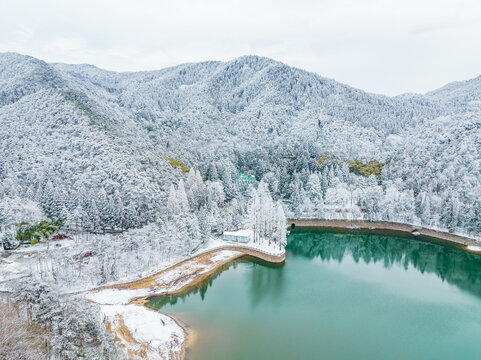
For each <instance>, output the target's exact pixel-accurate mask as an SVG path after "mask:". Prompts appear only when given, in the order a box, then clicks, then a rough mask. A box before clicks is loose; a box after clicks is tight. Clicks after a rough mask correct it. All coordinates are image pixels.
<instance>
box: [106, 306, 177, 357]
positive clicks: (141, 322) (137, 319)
mask: <svg viewBox="0 0 481 360" xmlns="http://www.w3.org/2000/svg"><path fill="white" fill-rule="evenodd" d="M100 308H101V310H102V312H103V314H104V315H105V317H106V320H107V321H108V322H110V323H111V324H112V330H114V331H115V328H116V326H118V325H119V315H120V316H121V317H122V319H123V321H124V324H125V326H126V327H127V328H128V329H129V332H130V335H131V336H132V338H133V339H134V340H135V341H137V342H138V343H140V344H145V345H147V346H148V347H147V358H148V359H151V360H156V359H164V358H165V356H167V358H169V356H170V355H171V354H172V355H173V357H174V358H177V357H178V356H179V355H180V353H181V351H182V343H183V342H184V339H185V333H184V329H182V327H180V326H179V325H178V324H177V323H176V322H175V321H174V320H173V319H171V318H170V317H168V316H166V315H163V314H161V313H159V312H157V311H153V310H150V309H147V308H146V307H144V306H140V305H101V306H100ZM120 339H121V340H120V341H121V342H124V345H125V346H127V347H128V348H131V349H132V348H133V350H136V349H135V345H133V344H131V343H129V342H128V341H126V340H124V339H123V338H122V337H120Z"/></svg>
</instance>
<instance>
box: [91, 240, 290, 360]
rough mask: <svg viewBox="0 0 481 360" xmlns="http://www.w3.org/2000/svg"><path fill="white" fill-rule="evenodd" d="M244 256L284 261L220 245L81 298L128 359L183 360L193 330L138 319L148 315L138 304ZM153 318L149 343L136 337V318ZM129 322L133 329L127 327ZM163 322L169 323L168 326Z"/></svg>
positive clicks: (278, 255)
mask: <svg viewBox="0 0 481 360" xmlns="http://www.w3.org/2000/svg"><path fill="white" fill-rule="evenodd" d="M266 250H268V251H266ZM245 256H251V257H255V258H257V259H261V260H263V261H266V262H270V263H276V264H279V263H283V262H284V261H285V258H286V254H285V251H278V250H277V249H273V248H268V249H266V248H259V246H248V245H237V244H236V245H228V244H225V245H224V244H222V245H221V246H219V247H216V248H214V249H211V250H206V251H204V252H202V253H200V254H197V255H195V256H193V257H191V258H189V259H186V260H184V261H181V262H179V263H177V264H175V265H173V266H170V267H169V268H167V269H165V270H162V271H160V272H159V273H157V274H154V275H151V276H148V277H145V278H143V279H139V280H135V281H131V282H127V283H122V284H116V285H111V286H104V287H100V288H97V289H94V290H93V291H91V292H89V293H88V294H87V295H86V298H87V299H89V300H90V301H93V302H96V303H98V304H100V305H101V308H102V311H103V312H104V315H105V317H106V324H107V328H108V329H109V331H111V332H112V333H113V334H114V336H115V337H116V339H117V340H118V341H119V344H120V346H121V347H124V348H125V349H126V350H127V351H128V352H129V355H130V356H131V357H132V358H134V359H156V358H169V359H183V358H184V356H185V352H186V347H187V345H188V344H189V343H191V342H192V339H193V338H194V333H193V331H191V330H187V329H186V327H185V326H183V325H182V324H181V323H180V322H179V321H177V320H176V319H174V318H172V317H169V316H167V315H164V314H160V313H159V312H154V313H155V314H152V315H150V316H149V315H148V314H147V316H146V315H145V314H140V313H141V312H143V313H145V311H147V312H149V311H152V310H149V309H147V308H146V307H144V306H139V305H145V303H146V302H147V301H148V298H150V297H151V296H158V295H173V294H178V293H182V292H184V291H186V290H187V289H188V288H190V287H192V286H195V285H197V284H199V283H200V282H202V281H203V280H205V279H206V278H208V277H209V276H211V275H212V274H214V273H215V272H216V271H218V270H219V268H221V267H222V266H224V265H226V264H227V263H229V262H231V261H233V260H236V259H239V258H242V257H245ZM142 309H143V310H142ZM155 316H157V317H158V319H157V320H156V321H157V325H156V328H155V329H154V330H152V331H150V332H149V333H150V334H155V333H158V334H160V335H159V336H157V337H156V338H154V339H151V338H149V337H148V335H145V331H144V333H143V334H141V333H142V331H140V330H139V328H138V327H139V326H142V325H140V324H142V321H140V322H139V319H140V318H141V317H143V318H144V319H145V318H146V317H147V318H153V317H155ZM135 318H137V321H135ZM128 322H130V323H131V324H133V326H131V327H129V326H128ZM168 322H171V323H170V324H168ZM151 326H155V324H154V325H151ZM134 334H135V335H136V336H137V338H136V336H134ZM153 344H154V345H155V346H154V345H153Z"/></svg>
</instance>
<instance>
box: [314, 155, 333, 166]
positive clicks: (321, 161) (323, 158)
mask: <svg viewBox="0 0 481 360" xmlns="http://www.w3.org/2000/svg"><path fill="white" fill-rule="evenodd" d="M335 160H337V157H336V155H334V154H331V153H327V152H326V153H323V154H322V155H321V157H320V158H319V159H317V160H316V162H317V163H318V164H319V165H322V164H324V163H325V162H326V161H329V162H331V161H335Z"/></svg>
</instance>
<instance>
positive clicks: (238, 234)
mask: <svg viewBox="0 0 481 360" xmlns="http://www.w3.org/2000/svg"><path fill="white" fill-rule="evenodd" d="M222 239H224V240H227V241H235V242H241V243H247V242H249V241H250V240H251V239H252V231H251V230H237V231H225V232H224V233H223V234H222Z"/></svg>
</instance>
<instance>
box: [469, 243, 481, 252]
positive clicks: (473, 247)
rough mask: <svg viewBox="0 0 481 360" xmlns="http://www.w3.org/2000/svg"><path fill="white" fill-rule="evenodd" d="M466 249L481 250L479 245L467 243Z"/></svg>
mask: <svg viewBox="0 0 481 360" xmlns="http://www.w3.org/2000/svg"><path fill="white" fill-rule="evenodd" d="M467 249H468V250H471V251H476V252H478V251H481V246H476V245H468V246H467Z"/></svg>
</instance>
